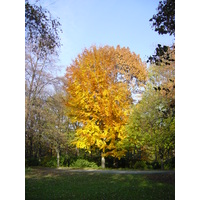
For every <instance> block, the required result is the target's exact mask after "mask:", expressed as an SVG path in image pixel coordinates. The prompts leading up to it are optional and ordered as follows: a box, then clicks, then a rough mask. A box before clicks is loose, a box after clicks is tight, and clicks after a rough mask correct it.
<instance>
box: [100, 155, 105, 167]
mask: <svg viewBox="0 0 200 200" xmlns="http://www.w3.org/2000/svg"><path fill="white" fill-rule="evenodd" d="M101 167H102V168H103V169H104V168H105V158H104V156H102V155H101Z"/></svg>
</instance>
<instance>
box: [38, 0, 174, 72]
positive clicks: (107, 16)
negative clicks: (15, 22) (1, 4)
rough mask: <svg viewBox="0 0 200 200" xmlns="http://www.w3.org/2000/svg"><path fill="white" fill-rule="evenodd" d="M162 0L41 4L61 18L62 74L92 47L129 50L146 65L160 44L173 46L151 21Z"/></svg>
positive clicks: (75, 0) (51, 1)
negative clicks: (137, 55)
mask: <svg viewBox="0 0 200 200" xmlns="http://www.w3.org/2000/svg"><path fill="white" fill-rule="evenodd" d="M158 3H159V0H140V1H139V0H123V1H121V0H48V1H47V0H40V4H41V5H42V6H43V7H45V8H46V9H48V10H49V11H50V12H51V13H52V15H53V17H59V18H60V19H59V21H60V23H61V24H62V30H63V33H62V34H61V43H62V44H63V46H62V47H61V50H60V61H59V63H58V64H59V65H62V70H61V74H64V73H65V69H66V67H67V66H69V65H70V64H71V62H72V59H74V58H75V57H76V56H77V55H78V54H79V53H81V52H82V51H83V49H84V48H85V47H86V48H89V47H90V46H91V45H97V46H103V45H110V46H114V47H116V46H117V45H118V44H119V45H120V46H121V47H129V48H130V50H131V51H134V52H135V53H136V54H140V57H141V59H142V61H146V60H147V57H148V56H150V55H152V54H153V53H154V50H155V48H156V46H157V44H158V43H160V44H167V45H171V44H172V43H173V42H174V38H173V37H172V36H171V37H170V36H168V35H165V36H162V35H158V33H157V32H155V31H154V30H153V29H152V28H151V24H150V22H149V19H150V18H151V17H152V16H153V14H156V13H157V11H156V8H157V6H158Z"/></svg>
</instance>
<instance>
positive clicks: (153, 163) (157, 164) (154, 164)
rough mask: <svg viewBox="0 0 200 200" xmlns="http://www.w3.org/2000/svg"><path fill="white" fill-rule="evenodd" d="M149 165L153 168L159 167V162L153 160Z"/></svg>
mask: <svg viewBox="0 0 200 200" xmlns="http://www.w3.org/2000/svg"><path fill="white" fill-rule="evenodd" d="M151 165H152V167H153V169H161V164H160V163H159V162H156V161H154V162H152V163H151Z"/></svg>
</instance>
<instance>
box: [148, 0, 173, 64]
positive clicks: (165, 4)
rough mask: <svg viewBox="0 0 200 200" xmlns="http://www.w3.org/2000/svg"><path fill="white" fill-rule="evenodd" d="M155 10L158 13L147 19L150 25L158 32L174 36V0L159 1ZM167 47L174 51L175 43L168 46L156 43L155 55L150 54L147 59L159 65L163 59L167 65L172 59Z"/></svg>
mask: <svg viewBox="0 0 200 200" xmlns="http://www.w3.org/2000/svg"><path fill="white" fill-rule="evenodd" d="M157 10H158V13H157V14H155V15H153V17H152V18H151V19H150V20H149V21H150V22H152V27H154V30H155V31H156V32H158V34H161V35H163V34H169V35H173V36H174V37H175V0H163V1H160V2H159V5H158V8H157ZM169 49H173V50H174V52H175V45H173V46H172V47H168V46H166V45H163V46H162V45H160V44H158V46H157V47H156V50H155V51H156V53H155V55H152V56H150V57H149V59H148V61H150V62H151V63H152V62H153V63H155V64H156V65H160V63H162V62H164V60H165V64H166V65H169V64H170V62H173V61H174V60H173V59H172V58H171V56H170V54H169Z"/></svg>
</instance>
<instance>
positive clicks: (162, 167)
mask: <svg viewBox="0 0 200 200" xmlns="http://www.w3.org/2000/svg"><path fill="white" fill-rule="evenodd" d="M161 169H162V170H164V163H163V159H162V158H161Z"/></svg>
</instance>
